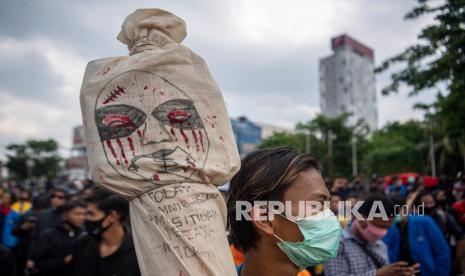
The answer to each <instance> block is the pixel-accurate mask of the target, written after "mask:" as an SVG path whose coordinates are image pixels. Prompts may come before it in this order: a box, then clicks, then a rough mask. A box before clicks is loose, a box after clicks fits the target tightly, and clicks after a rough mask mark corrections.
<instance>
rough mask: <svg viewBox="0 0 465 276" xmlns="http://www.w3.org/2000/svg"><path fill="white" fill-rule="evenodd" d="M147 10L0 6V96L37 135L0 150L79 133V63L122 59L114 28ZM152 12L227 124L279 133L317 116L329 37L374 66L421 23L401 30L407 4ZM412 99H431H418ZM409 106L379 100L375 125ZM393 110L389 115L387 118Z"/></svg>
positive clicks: (94, 4)
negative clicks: (162, 19) (229, 118)
mask: <svg viewBox="0 0 465 276" xmlns="http://www.w3.org/2000/svg"><path fill="white" fill-rule="evenodd" d="M149 4H153V3H149V2H147V1H109V0H105V1H90V0H80V1H62V0H40V1H37V0H18V1H2V2H1V3H0V26H2V27H1V28H0V54H1V55H0V96H2V94H3V95H4V98H5V99H7V100H8V101H10V103H14V104H17V103H19V102H21V101H19V100H28V102H29V103H28V104H30V105H31V109H32V110H33V111H30V112H29V113H28V111H24V110H23V111H22V112H23V113H24V114H22V116H25V117H24V119H23V120H25V121H27V126H29V128H32V129H35V128H34V127H33V126H37V129H38V130H37V131H35V132H34V131H30V132H28V131H27V129H24V130H23V131H19V132H18V133H21V134H18V135H16V136H12V135H11V134H6V135H5V134H2V137H0V141H1V143H2V145H3V144H4V143H8V141H13V140H17V139H21V138H22V139H26V138H30V137H34V135H37V136H39V137H44V136H47V134H49V135H50V136H51V137H53V138H56V139H58V140H60V143H63V144H64V146H68V145H69V143H70V140H71V138H70V135H71V128H72V127H73V125H75V124H80V113H79V103H78V94H79V84H80V78H82V73H83V70H84V65H85V64H84V63H85V61H88V60H91V59H96V58H101V57H108V56H118V55H125V54H127V50H126V48H125V45H122V44H121V43H119V42H118V41H117V40H116V35H117V34H118V32H119V30H120V26H121V23H122V22H123V20H124V18H125V16H126V15H128V14H129V13H130V12H132V11H133V10H135V9H136V8H139V7H149V6H148V5H149ZM155 4H156V5H157V7H160V8H164V9H167V10H170V11H172V12H173V13H175V14H177V15H178V16H180V17H182V18H183V19H184V20H185V21H186V22H187V25H188V36H187V38H186V40H185V41H184V42H183V43H184V44H185V45H186V46H188V47H190V48H191V49H193V50H194V51H195V52H197V53H198V54H199V55H201V56H202V57H203V58H204V59H205V60H206V61H207V63H208V65H209V67H210V70H211V71H212V73H213V75H214V77H215V78H216V80H217V82H218V84H219V85H220V87H221V88H222V89H223V91H224V94H225V99H226V101H227V104H228V108H229V111H230V113H231V115H233V116H238V115H248V116H250V117H251V118H252V119H254V120H257V121H262V122H265V123H271V124H273V123H274V124H281V125H285V126H292V125H293V124H294V123H296V122H297V121H302V120H308V119H310V118H309V117H310V116H313V115H314V112H315V110H318V105H319V99H318V98H319V93H318V60H319V59H320V58H321V57H324V56H327V55H329V54H331V50H330V45H329V39H330V38H331V37H333V36H335V35H338V34H340V33H348V34H350V35H353V36H354V37H355V38H357V39H359V40H361V41H363V42H364V43H366V44H367V45H369V46H371V47H372V48H374V50H375V55H376V60H377V62H379V61H381V60H383V59H385V58H386V57H388V56H390V55H393V54H396V53H397V52H399V51H401V50H402V49H403V48H405V47H406V46H407V45H409V44H412V43H413V42H414V41H415V40H416V33H417V31H418V29H419V27H420V26H422V25H424V24H425V23H426V22H429V21H428V20H431V19H428V18H427V19H424V20H420V21H413V22H404V21H403V20H402V17H403V15H404V14H405V13H406V11H408V10H409V9H410V8H411V7H412V6H413V5H414V4H415V3H414V2H413V1H405V0H395V1H389V2H380V3H376V5H375V4H373V1H369V0H357V1H355V0H353V1H340V2H339V1H336V2H333V1H325V2H324V3H323V2H318V3H313V2H312V3H308V2H307V1H297V0H296V1H294V2H292V3H289V2H288V1H282V2H280V1H259V0H256V1H241V0H238V1H215V0H204V1H168V0H165V1H157V3H155ZM318 9H321V10H318ZM275 14H276V16H275ZM9 40H14V41H15V43H17V44H20V45H27V44H28V43H34V42H35V41H37V40H44V41H46V42H47V43H45V44H40V45H45V46H44V47H52V48H53V52H52V54H53V55H54V56H58V57H57V59H58V63H60V59H61V58H63V61H62V63H63V65H64V66H65V67H63V68H61V67H60V66H59V65H60V64H58V65H57V64H56V63H57V62H56V61H55V62H53V61H51V60H50V56H46V54H45V52H43V51H42V50H46V49H39V50H38V51H33V50H30V49H28V50H26V51H24V54H21V55H12V56H9V55H10V53H11V49H7V50H5V48H1V45H2V43H5V41H9ZM48 54H50V53H48ZM69 60H71V61H69ZM65 63H66V64H65ZM68 63H69V64H68ZM67 70H68V71H69V70H72V72H67ZM378 80H379V82H378V85H377V86H378V90H379V88H380V87H382V85H383V84H385V83H387V81H388V75H387V74H384V75H381V76H379V77H378ZM421 98H422V99H423V98H424V99H426V100H430V99H431V98H432V97H431V95H426V94H425V96H422V97H421ZM396 100H397V101H396ZM418 100H420V99H409V98H407V97H405V96H402V95H401V96H392V97H390V98H385V97H381V96H380V95H379V97H378V101H379V105H380V123H381V124H383V123H385V122H386V121H388V120H393V119H406V118H410V117H413V116H416V117H418V116H419V115H418V113H415V112H412V111H411V106H412V104H413V103H414V102H416V101H418ZM34 103H37V104H36V105H34ZM394 103H395V104H396V107H395V108H394V107H392V108H390V107H389V106H390V105H392V104H394ZM6 104H8V103H5V102H2V103H1V105H6ZM47 105H48V106H49V107H50V108H51V109H53V110H55V111H54V112H55V113H51V114H67V116H66V117H65V118H55V119H53V116H52V115H50V116H51V117H50V118H49V120H48V121H47V123H44V121H43V120H34V118H35V117H37V114H40V113H41V112H42V111H43V110H45V109H47ZM35 107H36V108H35ZM254 107H255V108H254ZM0 109H3V108H0ZM19 109H20V107H18V110H19ZM8 110H11V109H8ZM13 110H14V109H13ZM392 111H394V112H392ZM9 112H14V111H9ZM18 112H19V111H18ZM7 115H8V116H10V118H11V116H13V117H14V114H7ZM9 122H10V123H8V121H5V120H2V121H0V129H2V124H3V127H7V126H10V125H11V122H12V121H9ZM39 130H40V131H39ZM58 130H59V131H58ZM0 155H1V153H0Z"/></svg>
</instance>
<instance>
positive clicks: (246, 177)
mask: <svg viewBox="0 0 465 276" xmlns="http://www.w3.org/2000/svg"><path fill="white" fill-rule="evenodd" d="M328 199H329V191H328V189H327V188H326V185H325V183H324V180H323V179H322V177H321V174H320V171H319V164H318V161H317V160H316V159H315V158H314V157H313V156H312V155H310V154H299V153H298V152H297V151H296V150H293V149H290V148H277V149H270V150H260V151H256V152H253V153H251V154H249V155H248V156H247V157H245V158H244V160H243V161H242V165H241V169H240V171H239V172H238V173H237V174H236V175H235V176H234V177H233V179H232V180H231V182H230V188H229V197H228V201H227V206H228V220H229V224H230V226H231V239H232V242H233V244H234V245H235V247H236V248H239V249H240V250H242V251H243V252H245V260H244V262H243V264H242V265H241V266H239V267H238V274H239V275H241V276H248V275H267V276H273V275H276V276H278V275H279V276H282V275H297V273H298V272H299V271H302V270H303V269H305V268H306V267H310V266H314V265H317V264H320V263H323V262H325V261H327V260H328V259H331V258H332V257H334V256H335V255H336V253H337V248H338V245H339V240H340V236H341V226H340V224H339V221H338V220H337V218H336V216H335V215H334V213H333V212H332V211H331V210H330V209H329V204H328V206H327V208H325V207H324V206H323V205H324V204H323V203H324V202H325V201H327V200H328ZM257 201H266V202H268V205H267V206H268V207H270V202H274V203H285V205H286V207H285V208H281V209H280V210H278V209H279V207H278V209H275V208H267V207H263V205H259V204H255V203H257ZM309 202H312V203H318V204H316V206H318V205H319V206H320V208H309V209H307V208H305V206H306V205H305V203H309ZM244 203H249V204H250V205H251V206H252V207H251V208H250V210H248V211H246V212H245V213H246V215H245V216H241V215H240V214H241V213H243V212H242V211H241V210H240V209H238V204H239V205H240V204H244ZM302 203H303V204H302ZM299 204H300V206H299ZM245 205H247V204H245ZM302 206H303V207H304V208H303V209H304V210H303V211H302ZM239 208H240V207H239ZM263 214H266V215H267V216H266V217H265V218H263V217H262V215H263ZM238 215H239V216H238Z"/></svg>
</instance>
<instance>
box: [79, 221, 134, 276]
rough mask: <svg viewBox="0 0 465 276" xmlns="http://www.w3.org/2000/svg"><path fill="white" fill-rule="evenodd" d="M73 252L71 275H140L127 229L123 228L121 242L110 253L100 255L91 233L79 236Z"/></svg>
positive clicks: (132, 243) (97, 242)
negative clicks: (113, 251)
mask: <svg viewBox="0 0 465 276" xmlns="http://www.w3.org/2000/svg"><path fill="white" fill-rule="evenodd" d="M73 252H74V254H73V275H75V276H83V275H85V276H139V275H141V274H140V270H139V265H138V263H137V258H136V251H135V250H134V242H133V240H132V235H131V232H130V231H129V229H125V235H124V240H123V243H122V244H121V246H120V247H119V248H118V249H117V250H116V251H115V253H113V254H112V255H109V256H106V257H104V258H102V257H100V247H99V240H98V239H97V238H95V237H93V236H91V235H85V236H83V237H81V238H80V239H79V240H78V241H77V243H76V246H75V247H74V250H73Z"/></svg>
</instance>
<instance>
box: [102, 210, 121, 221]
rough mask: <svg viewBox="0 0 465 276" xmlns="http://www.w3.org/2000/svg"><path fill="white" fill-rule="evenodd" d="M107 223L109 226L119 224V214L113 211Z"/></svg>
mask: <svg viewBox="0 0 465 276" xmlns="http://www.w3.org/2000/svg"><path fill="white" fill-rule="evenodd" d="M105 221H107V223H108V224H113V223H115V222H118V221H119V214H118V213H117V212H116V211H114V210H112V211H110V213H109V214H108V216H107V218H106V219H105Z"/></svg>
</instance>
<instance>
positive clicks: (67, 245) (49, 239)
mask: <svg viewBox="0 0 465 276" xmlns="http://www.w3.org/2000/svg"><path fill="white" fill-rule="evenodd" d="M64 225H65V223H63V224H61V225H57V226H55V227H54V228H52V229H48V230H45V231H44V232H43V233H42V234H41V235H40V238H39V241H38V243H37V248H36V250H37V251H36V252H37V268H38V269H39V272H40V274H41V275H50V276H65V275H66V276H67V275H71V268H72V267H71V264H65V261H64V258H65V257H66V256H67V255H71V254H72V252H73V247H74V242H75V241H76V240H77V239H78V237H79V235H80V234H81V232H82V231H81V230H79V229H74V230H69V228H65V226H64Z"/></svg>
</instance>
